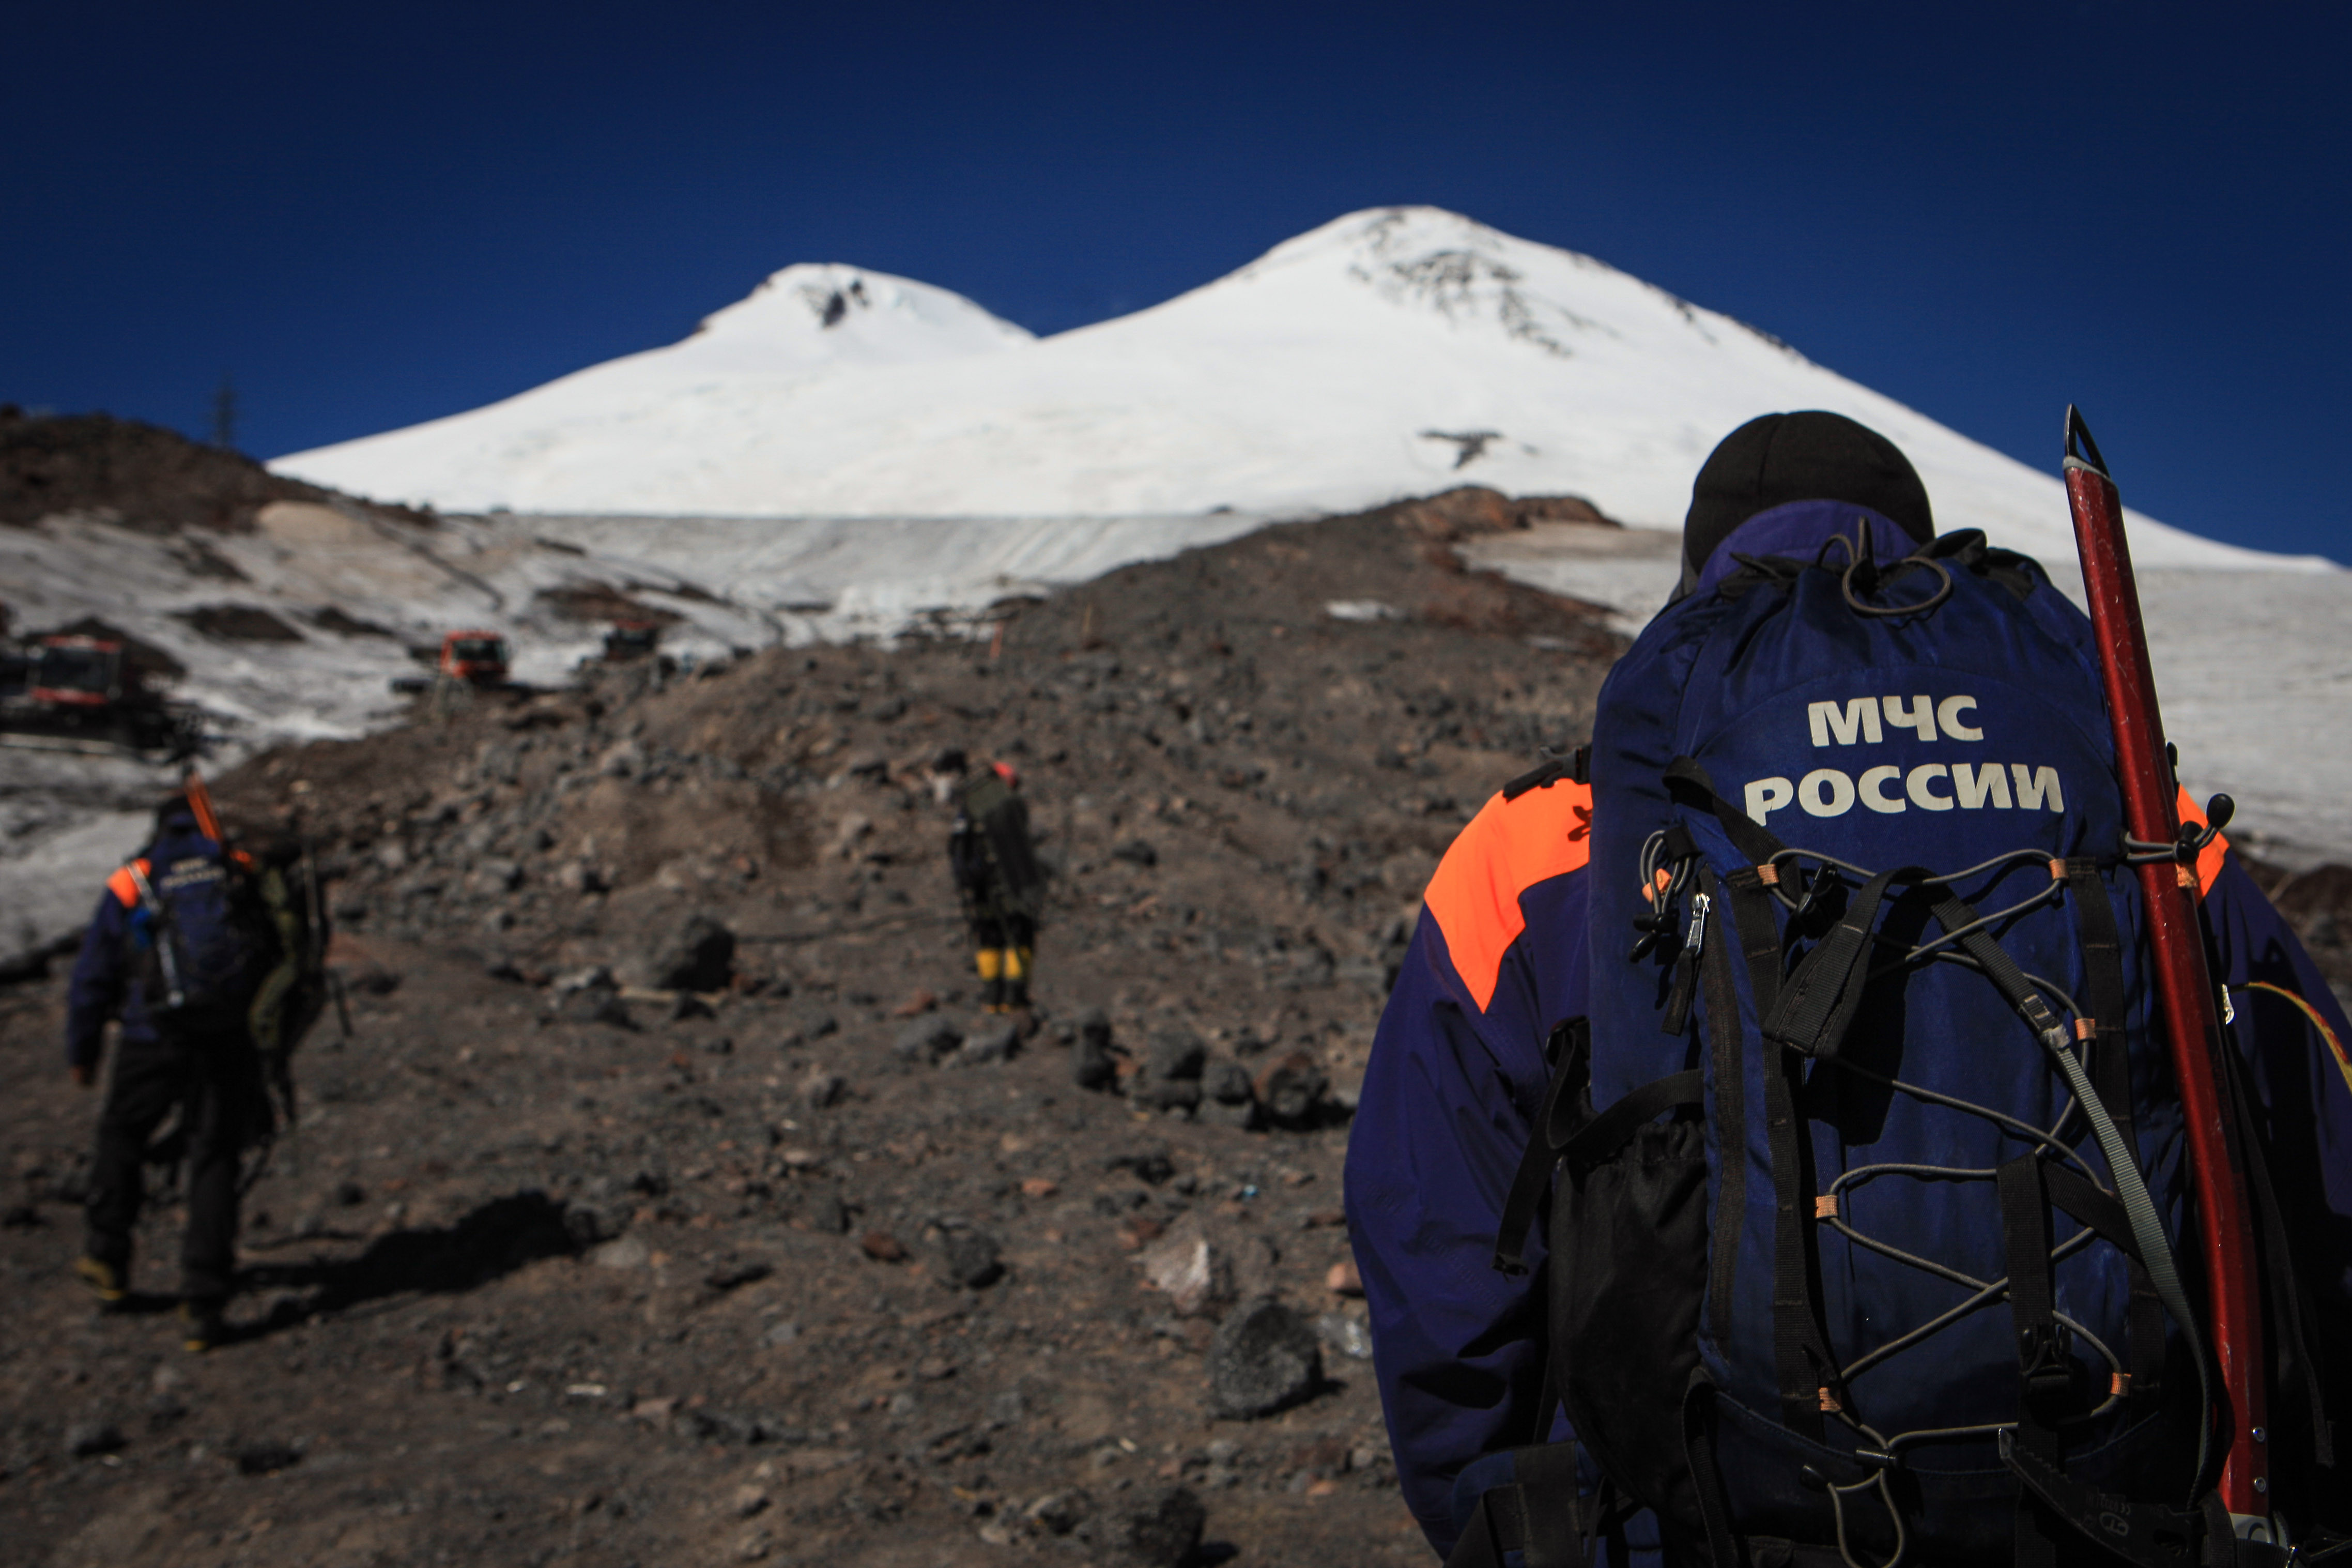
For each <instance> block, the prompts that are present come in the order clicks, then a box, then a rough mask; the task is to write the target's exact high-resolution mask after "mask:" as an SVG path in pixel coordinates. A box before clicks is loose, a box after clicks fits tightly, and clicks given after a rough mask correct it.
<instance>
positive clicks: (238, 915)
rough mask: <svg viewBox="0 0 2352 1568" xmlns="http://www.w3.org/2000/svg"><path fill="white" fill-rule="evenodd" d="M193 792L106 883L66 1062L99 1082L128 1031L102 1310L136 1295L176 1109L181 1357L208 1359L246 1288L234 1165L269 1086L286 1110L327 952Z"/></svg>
mask: <svg viewBox="0 0 2352 1568" xmlns="http://www.w3.org/2000/svg"><path fill="white" fill-rule="evenodd" d="M189 784H190V788H189V790H188V791H187V792H186V793H183V794H175V795H172V796H170V797H168V798H167V799H165V800H164V801H163V804H162V805H161V806H160V807H159V808H158V809H157V811H156V814H155V831H154V837H153V838H152V841H151V842H150V843H149V844H148V845H147V846H146V847H144V848H143V849H142V850H141V851H140V852H139V854H138V855H136V856H135V857H133V858H131V860H129V861H128V862H126V863H125V864H124V865H123V866H122V867H121V869H119V870H117V871H116V872H115V873H114V874H113V875H112V876H111V877H110V878H109V879H107V884H106V889H105V891H104V892H103V893H102V894H101V895H100V899H99V901H98V908H97V910H96V912H95V914H93V916H92V917H91V920H90V923H89V931H88V932H87V933H86V934H85V935H84V937H83V939H82V945H81V952H80V956H79V959H78V960H77V961H76V963H75V964H74V971H73V978H72V982H71V984H70V987H69V990H68V1012H67V1019H66V1060H67V1064H68V1068H70V1069H71V1071H72V1074H73V1078H74V1081H75V1082H76V1083H78V1084H79V1085H81V1086H83V1087H84V1088H88V1087H89V1085H90V1084H91V1083H92V1082H93V1081H94V1079H95V1075H96V1072H97V1068H98V1067H99V1063H100V1058H101V1057H102V1055H103V1053H104V1035H105V1028H106V1025H107V1023H108V1021H109V1020H110V1019H119V1020H120V1021H121V1029H120V1031H119V1033H118V1036H117V1039H116V1045H115V1053H114V1066H113V1072H112V1075H111V1077H110V1079H109V1082H108V1085H107V1091H106V1099H105V1102H104V1105H103V1107H102V1108H101V1110H100V1113H99V1123H98V1140H97V1151H96V1153H95V1155H94V1157H93V1161H92V1169H91V1173H90V1185H89V1197H88V1200H87V1205H86V1215H85V1217H86V1220H87V1233H88V1240H87V1243H86V1247H85V1251H84V1255H83V1257H82V1258H81V1259H80V1260H79V1262H78V1263H77V1264H76V1265H75V1270H76V1272H77V1273H78V1274H79V1276H80V1277H81V1279H82V1280H83V1281H84V1283H85V1284H87V1285H88V1286H89V1289H91V1291H92V1292H93V1293H94V1294H95V1295H96V1296H97V1297H98V1298H99V1299H100V1301H101V1302H104V1303H108V1304H112V1303H117V1302H120V1301H122V1300H124V1299H125V1298H126V1297H127V1296H128V1294H129V1291H130V1285H131V1239H132V1234H133V1231H134V1229H135V1227H136V1226H137V1224H138V1219H139V1211H140V1208H141V1206H142V1202H143V1199H144V1195H145V1194H144V1182H143V1173H144V1167H145V1165H146V1164H147V1163H148V1162H149V1160H150V1159H151V1158H152V1154H151V1151H150V1146H149V1144H150V1140H151V1139H152V1137H153V1135H154V1133H155V1131H156V1130H157V1129H158V1128H159V1127H161V1126H162V1125H163V1123H164V1121H166V1119H167V1118H169V1117H171V1116H172V1114H173V1112H174V1111H175V1110H176V1111H177V1112H178V1121H177V1126H178V1130H179V1132H178V1136H177V1137H176V1138H175V1139H174V1140H173V1142H177V1143H179V1144H181V1146H182V1155H183V1158H184V1162H185V1183H184V1191H185V1194H186V1200H187V1211H188V1213H187V1228H186V1233H185V1236H184V1240H183V1245H182V1251H181V1289H182V1305H181V1316H182V1320H183V1321H184V1324H185V1327H186V1335H185V1338H186V1341H187V1344H188V1347H189V1348H190V1349H191V1350H205V1349H209V1348H211V1347H212V1346H213V1345H215V1344H216V1343H218V1342H220V1340H221V1338H222V1336H223V1333H224V1316H223V1314H224V1311H225V1309H226V1304H227V1301H228V1298H229V1296H230V1294H231V1291H232V1289H233V1287H234V1283H235V1272H236V1230H237V1207H238V1198H239V1175H240V1162H241V1159H242V1157H243V1156H244V1155H245V1154H246V1152H247V1151H248V1150H250V1149H252V1148H253V1147H254V1146H255V1145H256V1144H257V1143H258V1142H261V1141H263V1140H265V1139H267V1138H268V1136H269V1134H270V1132H271V1131H272V1130H273V1126H274V1122H275V1116H274V1114H273V1111H272V1109H271V1105H270V1086H271V1085H272V1083H273V1082H274V1083H276V1084H278V1085H279V1086H280V1088H281V1093H282V1096H283V1098H282V1101H281V1103H282V1104H283V1106H284V1109H285V1110H287V1111H288V1112H289V1114H290V1112H291V1110H292V1105H291V1094H290V1080H289V1079H288V1077H287V1075H286V1073H285V1071H284V1068H283V1063H284V1059H285V1053H287V1052H289V1051H290V1050H291V1048H292V1047H293V1045H294V1044H295V1042H296V1040H297V1039H299V1035H300V1032H301V1030H302V1028H303V1027H304V1026H305V1025H306V1024H307V1023H308V1021H309V1019H310V1017H311V1016H315V1013H316V1010H317V1009H316V1005H315V999H316V997H317V996H318V995H319V994H321V988H320V986H319V984H317V980H316V975H317V972H318V962H317V961H318V959H319V957H320V954H321V953H322V952H323V947H324V941H323V930H322V929H320V926H319V923H318V922H317V921H316V920H315V917H314V916H313V915H312V913H310V909H309V906H311V905H315V903H316V902H317V900H315V899H310V900H304V899H303V898H302V897H301V896H300V893H299V889H296V888H294V887H293V886H291V885H289V875H288V864H289V862H288V861H287V859H286V858H283V857H276V856H268V855H264V856H260V857H257V856H256V855H254V854H252V853H249V852H247V851H245V850H242V849H237V848H235V847H230V846H229V845H228V844H226V842H225V841H224V835H223V834H222V831H221V828H220V826H219V824H218V822H217V821H216V820H215V819H214V817H213V815H212V812H211V808H210V804H209V801H208V800H207V799H206V798H205V795H204V793H203V786H202V784H201V782H200V781H198V780H196V779H195V778H194V777H193V776H192V777H191V779H190V781H189ZM314 933H315V934H314ZM257 1036H258V1037H260V1038H259V1040H258V1041H257ZM265 1046H266V1047H267V1051H265Z"/></svg>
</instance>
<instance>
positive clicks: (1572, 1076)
mask: <svg viewBox="0 0 2352 1568" xmlns="http://www.w3.org/2000/svg"><path fill="white" fill-rule="evenodd" d="M1563 1031H1565V1035H1566V1037H1565V1039H1564V1041H1563V1047H1564V1048H1563V1049H1562V1051H1561V1052H1560V1058H1559V1067H1558V1068H1555V1069H1554V1070H1553V1072H1552V1075H1551V1085H1550V1087H1549V1088H1548V1089H1545V1090H1544V1100H1543V1109H1542V1110H1540V1111H1538V1113H1537V1116H1536V1123H1535V1129H1534V1131H1532V1132H1530V1133H1529V1134H1528V1146H1527V1150H1526V1152H1524V1153H1522V1154H1521V1155H1520V1156H1519V1169H1518V1173H1517V1175H1515V1176H1513V1177H1512V1178H1511V1191H1510V1195H1509V1196H1508V1197H1507V1198H1506V1199H1505V1200H1504V1202H1503V1220H1502V1225H1501V1226H1500V1228H1499V1229H1498V1230H1497V1231H1496V1237H1495V1267H1496V1269H1497V1270H1499V1271H1500V1272H1502V1273H1505V1274H1512V1275H1518V1274H1525V1273H1526V1272H1527V1271H1528V1264H1527V1257H1526V1252H1525V1247H1524V1244H1525V1242H1526V1240H1527V1235H1528V1226H1531V1225H1533V1224H1534V1223H1535V1217H1536V1208H1537V1206H1538V1205H1540V1204H1541V1203H1542V1202H1543V1198H1544V1194H1545V1193H1547V1192H1549V1190H1550V1188H1551V1173H1552V1171H1553V1169H1554V1168H1555V1167H1557V1166H1559V1165H1566V1166H1567V1167H1568V1170H1569V1173H1570V1177H1571V1179H1580V1178H1581V1176H1582V1175H1583V1173H1585V1172H1586V1171H1589V1170H1591V1168H1592V1167H1593V1166H1594V1165H1596V1164H1599V1163H1601V1161H1602V1160H1605V1159H1607V1158H1608V1157H1609V1156H1610V1155H1612V1154H1613V1153H1615V1152H1617V1151H1618V1150H1619V1149H1621V1148H1622V1147H1623V1146H1624V1144H1625V1141H1626V1140H1627V1139H1629V1138H1631V1137H1633V1132H1634V1130H1635V1129H1636V1128H1638V1127H1640V1126H1641V1125H1642V1123H1643V1122H1644V1121H1649V1120H1650V1119H1651V1118H1652V1117H1654V1116H1658V1115H1661V1114H1663V1113H1664V1112H1665V1111H1669V1110H1675V1109H1676V1108H1677V1107H1680V1106H1685V1105H1696V1104H1698V1103H1699V1101H1700V1098H1701V1096H1702V1095H1703V1094H1704V1093H1705V1092H1706V1090H1705V1086H1704V1084H1703V1082H1702V1075H1701V1074H1700V1072H1699V1069H1698V1068H1685V1069H1684V1070H1683V1071H1681V1072H1676V1073H1668V1074H1667V1075H1666V1076H1665V1077H1664V1078H1661V1079H1653V1080H1651V1081H1650V1082H1648V1083H1645V1084H1643V1085H1642V1087H1641V1088H1639V1089H1631V1090H1629V1091H1627V1093H1626V1094H1625V1096H1624V1098H1622V1100H1618V1101H1616V1102H1615V1103H1614V1104H1612V1106H1610V1107H1609V1109H1608V1110H1603V1111H1600V1112H1598V1113H1596V1114H1592V1115H1586V1114H1585V1113H1584V1112H1583V1110H1581V1109H1580V1107H1581V1105H1582V1103H1583V1102H1584V1100H1586V1098H1587V1096H1586V1093H1585V1090H1586V1089H1587V1088H1588V1086H1589V1085H1590V1084H1591V1070H1590V1068H1591V1050H1592V1029H1591V1025H1590V1024H1588V1023H1587V1022H1586V1021H1585V1020H1584V1019H1582V1018H1570V1019H1569V1020H1568V1021H1567V1022H1566V1023H1564V1024H1561V1025H1559V1027H1558V1028H1556V1029H1554V1030H1553V1035H1554V1037H1560V1035H1561V1034H1562V1032H1563Z"/></svg>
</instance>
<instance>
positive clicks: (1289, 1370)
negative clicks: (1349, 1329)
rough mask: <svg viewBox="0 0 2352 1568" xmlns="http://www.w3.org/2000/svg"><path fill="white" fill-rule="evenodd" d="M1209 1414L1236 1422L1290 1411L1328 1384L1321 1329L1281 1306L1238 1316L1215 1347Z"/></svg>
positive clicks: (1258, 1307)
mask: <svg viewBox="0 0 2352 1568" xmlns="http://www.w3.org/2000/svg"><path fill="white" fill-rule="evenodd" d="M1208 1367H1209V1408H1210V1410H1211V1411H1212V1412H1213V1413H1214V1414H1215V1415H1222V1416H1225V1417H1228V1418H1230V1419H1234V1420H1243V1421H1247V1420H1253V1419H1255V1418H1256V1417H1258V1416H1261V1415H1273V1414H1274V1413H1275V1412H1276V1411H1278V1410H1285V1409H1287V1408H1288V1407H1289V1406H1291V1405H1296V1404H1297V1403H1298V1402H1299V1401H1300V1400H1302V1399H1305V1398H1307V1397H1308V1396H1309V1395H1310V1394H1313V1393H1314V1392H1315V1391H1316V1390H1317V1389H1318V1388H1319V1387H1321V1386H1322V1383H1323V1347H1322V1343H1321V1341H1320V1340H1319V1338H1318V1336H1317V1334H1316V1332H1315V1327H1314V1325H1313V1324H1311V1323H1309V1322H1308V1321H1307V1320H1306V1319H1305V1318H1303V1317H1301V1316H1299V1314H1298V1313H1297V1312H1295V1311H1293V1310H1291V1309H1290V1308H1288V1307H1286V1306H1284V1305H1283V1304H1282V1303H1281V1302H1279V1301H1276V1300H1259V1301H1255V1302H1253V1303H1251V1304H1250V1305H1249V1306H1247V1307H1244V1308H1243V1309H1242V1310H1239V1311H1237V1312H1234V1313H1233V1314H1232V1315H1231V1316H1229V1317H1227V1318H1226V1319H1225V1321H1223V1323H1221V1324H1219V1325H1218V1327H1217V1332H1216V1337H1215V1338H1213V1339H1212V1340H1211V1341H1210V1342H1209V1356H1208Z"/></svg>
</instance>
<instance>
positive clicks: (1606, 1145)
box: [1559, 1068, 1706, 1180]
mask: <svg viewBox="0 0 2352 1568" xmlns="http://www.w3.org/2000/svg"><path fill="white" fill-rule="evenodd" d="M1705 1093H1706V1083H1705V1075H1704V1074H1702V1073H1701V1072H1700V1071H1699V1069H1698V1068H1684V1069H1683V1070H1682V1071H1681V1072H1672V1073H1668V1074H1667V1075H1666V1076H1665V1077H1664V1078H1660V1079H1651V1080H1650V1081H1649V1082H1648V1083H1645V1084H1643V1085H1642V1087H1641V1088H1639V1089H1627V1090H1626V1091H1625V1094H1624V1097H1623V1098H1622V1099H1621V1100H1618V1101H1617V1102H1616V1103H1615V1104H1613V1105H1612V1106H1611V1107H1610V1108H1609V1109H1608V1110H1603V1111H1601V1112H1600V1113H1599V1114H1597V1115H1595V1116H1594V1117H1593V1118H1592V1119H1591V1121H1587V1122H1586V1123H1585V1124H1584V1125H1583V1126H1581V1127H1580V1128H1578V1129H1577V1130H1576V1132H1575V1135H1574V1136H1573V1137H1571V1138H1570V1139H1569V1140H1568V1142H1565V1143H1562V1144H1561V1145H1560V1146H1559V1163H1561V1164H1563V1165H1565V1166H1566V1167H1568V1173H1569V1176H1570V1179H1571V1180H1577V1179H1580V1178H1581V1177H1582V1176H1583V1174H1584V1173H1585V1172H1587V1171H1589V1170H1591V1168H1592V1167H1593V1166H1595V1165H1597V1164H1599V1163H1601V1161H1603V1160H1605V1159H1607V1158H1608V1157H1609V1156H1610V1155H1612V1154H1613V1153H1615V1152H1617V1151H1618V1150H1619V1149H1621V1148H1622V1147H1623V1146H1624V1144H1625V1141H1626V1140H1627V1139H1629V1138H1631V1137H1633V1131H1634V1129H1635V1128H1638V1127H1639V1126H1641V1125H1642V1123H1643V1122H1644V1121H1649V1120H1650V1119H1651V1118H1652V1117H1654V1116H1656V1115H1658V1114H1660V1113H1661V1112H1664V1111H1668V1110H1674V1109H1675V1108H1676V1107H1677V1106H1684V1105H1696V1104H1698V1103H1699V1101H1700V1099H1701V1097H1702V1096H1703V1095H1704V1094H1705Z"/></svg>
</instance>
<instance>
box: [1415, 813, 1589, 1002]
mask: <svg viewBox="0 0 2352 1568" xmlns="http://www.w3.org/2000/svg"><path fill="white" fill-rule="evenodd" d="M1591 825H1592V788H1591V785H1589V784H1577V783H1575V782H1574V781H1572V780H1569V779H1562V780H1560V781H1559V783H1557V784H1550V785H1549V786H1547V787H1545V788H1543V789H1531V790H1529V791H1528V792H1527V793H1526V794H1525V795H1521V796H1519V798H1518V799H1517V800H1505V799H1504V798H1503V797H1502V795H1499V794H1497V795H1495V796H1494V797H1493V798H1492V799H1490V800H1488V801H1487V802H1486V805H1484V806H1483V807H1481V808H1480V810H1479V812H1478V815H1477V816H1474V817H1472V818H1471V819H1470V826H1467V827H1465V828H1464V829H1463V830H1462V831H1461V833H1460V834H1458V835H1457V836H1456V837H1454V843H1453V846H1452V847H1450V848H1448V849H1447V850H1446V851H1445V858H1444V860H1442V861H1440V862H1438V867H1437V875H1435V876H1434V877H1432V878H1431V879H1429V890H1428V892H1427V893H1425V894H1423V901H1424V902H1425V903H1426V904H1427V905H1428V908H1429V913H1430V917H1431V918H1432V919H1433V920H1434V921H1437V929H1438V930H1439V931H1443V932H1444V933H1445V949H1446V952H1449V953H1451V954H1452V955H1453V958H1454V972H1455V973H1458V974H1460V975H1461V976H1462V983H1463V984H1465V985H1467V986H1468V987H1469V988H1470V995H1471V997H1472V999H1473V1000H1475V1002H1476V1003H1477V1004H1478V1009H1479V1011H1480V1012H1484V1011H1486V1005H1487V1004H1488V1003H1490V1002H1492V1001H1493V1000H1494V997H1495V984H1496V977H1497V975H1499V974H1500V973H1501V972H1502V966H1503V954H1504V953H1505V952H1508V951H1509V949H1510V945H1511V943H1513V942H1517V940H1518V939H1519V933H1520V932H1521V931H1525V930H1527V926H1528V920H1527V916H1526V914H1525V913H1523V912H1522V911H1521V910H1520V909H1519V895H1520V894H1522V893H1524V892H1526V891H1527V890H1528V889H1529V888H1532V887H1534V886H1535V885H1536V884H1537V883H1538V882H1542V881H1548V880H1549V879H1551V878H1554V877H1561V876H1566V875H1567V874H1568V873H1569V872H1570V871H1574V870H1577V869H1579V868H1581V867H1582V866H1583V865H1584V863H1585V861H1586V860H1587V859H1589V858H1591V846H1592V826H1591Z"/></svg>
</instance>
